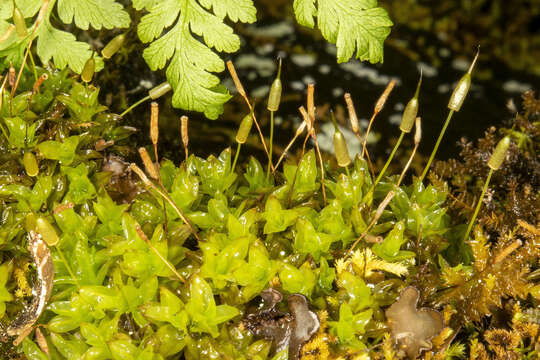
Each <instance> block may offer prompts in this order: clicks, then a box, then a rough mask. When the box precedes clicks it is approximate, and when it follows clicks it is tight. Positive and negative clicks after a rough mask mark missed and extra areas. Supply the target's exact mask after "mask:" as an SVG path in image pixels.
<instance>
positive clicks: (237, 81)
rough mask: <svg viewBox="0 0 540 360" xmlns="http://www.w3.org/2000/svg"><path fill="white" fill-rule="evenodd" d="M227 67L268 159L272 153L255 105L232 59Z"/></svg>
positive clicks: (273, 169)
mask: <svg viewBox="0 0 540 360" xmlns="http://www.w3.org/2000/svg"><path fill="white" fill-rule="evenodd" d="M227 69H228V70H229V73H230V74H231V77H232V79H233V81H234V86H235V87H236V91H238V93H239V94H240V95H241V96H242V98H244V101H245V102H246V104H247V106H248V108H249V112H250V113H251V117H252V118H253V122H254V123H255V127H256V128H257V132H258V133H259V137H260V138H261V142H262V144H263V148H264V152H266V156H268V159H270V153H269V152H268V148H267V147H266V142H265V141H264V135H263V133H262V131H261V127H260V126H259V122H258V121H257V117H256V116H255V112H254V111H253V106H251V103H250V102H249V99H248V97H247V95H246V91H245V90H244V86H242V82H241V81H240V78H239V77H238V74H237V73H236V69H235V68H234V64H233V63H232V61H230V60H229V61H227ZM270 166H271V169H272V172H275V171H276V170H275V168H274V165H273V164H270Z"/></svg>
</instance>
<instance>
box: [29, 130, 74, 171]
mask: <svg viewBox="0 0 540 360" xmlns="http://www.w3.org/2000/svg"><path fill="white" fill-rule="evenodd" d="M79 140H80V138H79V136H70V137H68V138H66V139H65V140H64V141H63V142H60V141H54V140H49V141H44V142H42V143H40V144H39V145H38V149H39V151H40V152H41V155H42V156H43V157H44V158H45V159H51V160H58V161H60V163H61V164H62V165H70V164H71V163H72V162H73V160H74V159H75V151H76V150H77V146H78V145H79Z"/></svg>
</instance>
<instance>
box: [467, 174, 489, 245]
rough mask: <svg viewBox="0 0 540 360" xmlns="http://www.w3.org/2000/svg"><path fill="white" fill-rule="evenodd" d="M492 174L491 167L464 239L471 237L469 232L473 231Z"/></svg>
mask: <svg viewBox="0 0 540 360" xmlns="http://www.w3.org/2000/svg"><path fill="white" fill-rule="evenodd" d="M492 174H493V169H489V173H488V176H487V179H486V182H485V183H484V187H483V188H482V194H481V195H480V198H479V199H478V203H477V204H476V208H475V209H474V214H473V216H472V218H471V221H469V226H468V227H467V232H466V233H465V236H464V237H463V241H467V239H468V238H469V234H470V233H471V230H472V227H473V225H474V222H475V221H476V217H477V216H478V212H479V211H480V207H481V206H482V201H483V200H484V195H485V194H486V190H487V188H488V185H489V181H490V180H491V175H492Z"/></svg>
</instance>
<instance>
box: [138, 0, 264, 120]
mask: <svg viewBox="0 0 540 360" xmlns="http://www.w3.org/2000/svg"><path fill="white" fill-rule="evenodd" d="M199 3H200V4H199ZM134 6H135V7H136V8H142V7H144V8H146V9H147V10H148V11H149V14H147V15H145V16H143V18H142V19H141V23H140V24H139V27H138V29H137V30H138V31H137V32H138V35H139V38H140V39H141V40H142V41H143V42H150V41H153V40H154V39H156V38H158V37H159V36H161V34H162V32H163V31H164V30H165V29H167V28H169V27H170V26H172V28H170V29H169V30H168V31H167V32H166V33H165V34H164V35H162V36H161V37H159V38H158V39H157V40H155V41H153V42H152V43H151V44H150V46H149V47H148V48H146V49H145V50H144V53H143V57H144V59H145V60H146V62H147V63H148V65H149V66H150V68H151V69H152V70H157V69H162V68H164V67H165V65H167V62H169V65H168V67H167V71H166V74H167V79H168V81H169V83H170V84H171V85H172V87H173V88H174V95H173V105H174V106H175V107H179V108H182V109H185V110H193V111H199V112H204V114H205V116H206V117H208V118H209V119H216V118H217V117H218V115H219V114H221V113H222V112H223V104H224V103H225V102H226V101H227V100H229V99H230V97H231V96H230V95H229V94H228V93H227V91H226V90H225V89H224V88H223V87H222V86H220V84H219V78H218V77H217V76H216V75H214V74H213V73H218V72H222V71H223V70H224V69H225V64H224V62H223V60H221V58H220V57H219V56H218V55H217V54H216V52H214V51H213V50H212V49H214V50H216V51H218V52H227V53H232V52H235V51H237V50H238V49H239V48H240V39H239V37H238V36H237V35H235V34H234V33H233V30H232V28H231V27H230V26H228V25H227V24H225V23H224V22H223V19H224V18H225V16H227V17H229V19H231V20H232V21H242V22H254V21H255V7H254V6H253V2H252V1H251V0H235V1H233V0H225V1H221V0H220V1H218V0H200V1H199V2H197V1H195V0H182V1H178V0H165V1H161V2H154V1H152V0H138V1H136V3H135V2H134ZM209 9H212V10H213V13H211V12H210V11H209ZM195 35H197V36H200V37H201V38H202V39H203V42H201V41H199V40H197V39H196V38H195Z"/></svg>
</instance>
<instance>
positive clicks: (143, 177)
mask: <svg viewBox="0 0 540 360" xmlns="http://www.w3.org/2000/svg"><path fill="white" fill-rule="evenodd" d="M129 168H130V169H131V170H133V172H135V173H136V174H137V175H138V176H139V178H140V179H141V181H142V182H143V184H144V185H146V186H147V187H149V188H151V189H152V190H154V191H156V192H157V193H158V194H159V195H160V196H161V197H162V198H163V199H164V200H166V201H167V202H168V203H169V204H170V205H171V206H172V207H173V209H174V210H175V211H176V213H177V214H178V216H179V217H180V219H182V221H183V222H184V224H186V225H187V226H188V227H189V230H190V231H191V233H192V234H193V236H195V238H196V239H197V240H198V241H201V238H200V237H199V234H197V232H196V231H195V228H194V227H193V225H192V224H191V221H189V219H188V218H187V217H186V216H185V215H184V213H183V212H182V210H181V209H180V208H179V207H178V205H176V203H175V202H174V201H173V200H172V199H171V198H170V196H169V194H167V193H166V192H164V191H163V190H162V189H160V188H158V187H157V186H156V185H155V184H154V183H153V182H152V181H150V179H148V177H147V176H146V174H145V173H144V171H142V170H141V168H139V167H138V166H137V165H136V164H133V163H131V164H130V165H129Z"/></svg>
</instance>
